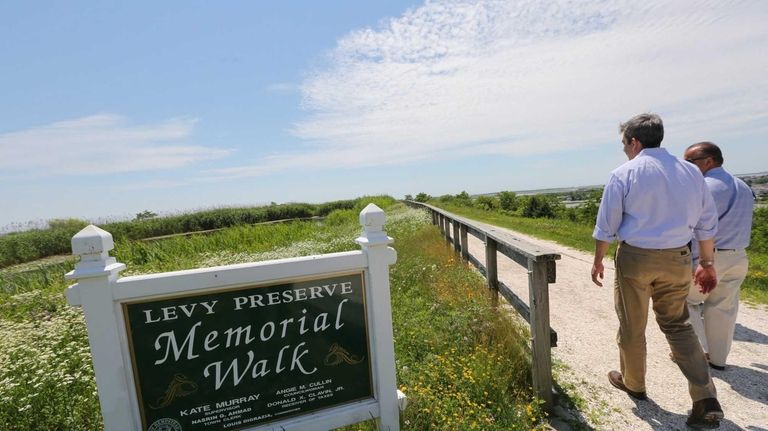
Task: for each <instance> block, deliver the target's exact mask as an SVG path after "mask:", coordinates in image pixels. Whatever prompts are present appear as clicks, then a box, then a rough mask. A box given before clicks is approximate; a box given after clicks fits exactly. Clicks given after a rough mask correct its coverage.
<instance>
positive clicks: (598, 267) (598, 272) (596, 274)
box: [592, 261, 605, 287]
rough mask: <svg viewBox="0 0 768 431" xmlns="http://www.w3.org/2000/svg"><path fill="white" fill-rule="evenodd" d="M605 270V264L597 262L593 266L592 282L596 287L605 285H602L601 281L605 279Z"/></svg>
mask: <svg viewBox="0 0 768 431" xmlns="http://www.w3.org/2000/svg"><path fill="white" fill-rule="evenodd" d="M604 270H605V268H604V267H603V262H602V261H601V262H595V263H594V264H593V265H592V282H593V283H595V284H596V285H598V286H600V287H603V283H601V280H602V279H603V271H604Z"/></svg>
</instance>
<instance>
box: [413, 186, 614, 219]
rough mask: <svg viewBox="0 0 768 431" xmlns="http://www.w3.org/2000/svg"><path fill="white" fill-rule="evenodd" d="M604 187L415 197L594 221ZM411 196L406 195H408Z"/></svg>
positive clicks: (512, 213) (528, 214)
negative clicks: (554, 191) (570, 202)
mask: <svg viewBox="0 0 768 431" xmlns="http://www.w3.org/2000/svg"><path fill="white" fill-rule="evenodd" d="M601 195H602V190H599V189H592V190H579V191H571V192H566V193H550V194H539V195H518V194H516V193H515V192H510V191H502V192H499V193H496V194H489V195H479V196H476V197H472V196H470V195H469V193H467V192H466V191H462V192H461V193H459V194H456V195H442V196H438V197H435V198H433V197H432V196H429V195H428V194H426V193H419V194H417V195H416V197H415V198H414V199H413V200H415V201H417V202H429V201H430V200H433V199H434V200H435V201H437V202H439V203H443V204H451V205H459V206H464V207H472V208H478V209H481V210H483V211H497V212H500V213H502V214H505V215H510V216H519V217H528V218H562V219H567V220H571V221H574V222H579V223H586V224H594V223H595V218H596V217H597V208H598V206H599V205H600V198H601ZM409 197H410V195H409V196H406V199H408V198H409ZM565 201H580V202H581V203H580V204H579V205H578V206H574V207H570V208H569V207H566V205H565Z"/></svg>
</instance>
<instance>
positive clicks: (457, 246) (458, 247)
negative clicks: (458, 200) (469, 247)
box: [453, 220, 461, 253]
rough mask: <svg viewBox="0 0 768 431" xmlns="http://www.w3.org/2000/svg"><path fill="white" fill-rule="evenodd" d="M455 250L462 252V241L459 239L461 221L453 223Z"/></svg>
mask: <svg viewBox="0 0 768 431" xmlns="http://www.w3.org/2000/svg"><path fill="white" fill-rule="evenodd" d="M453 249H454V250H456V252H457V253H458V252H459V251H461V239H460V238H459V221H458V220H454V221H453Z"/></svg>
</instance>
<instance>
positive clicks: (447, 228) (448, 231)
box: [443, 216, 451, 242]
mask: <svg viewBox="0 0 768 431" xmlns="http://www.w3.org/2000/svg"><path fill="white" fill-rule="evenodd" d="M443 229H445V230H443V233H444V234H445V240H446V241H448V242H450V241H451V219H449V218H448V217H446V216H443Z"/></svg>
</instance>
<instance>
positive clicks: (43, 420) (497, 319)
mask: <svg viewBox="0 0 768 431" xmlns="http://www.w3.org/2000/svg"><path fill="white" fill-rule="evenodd" d="M370 200H371V199H370V198H367V199H360V200H357V201H356V202H354V204H353V205H351V206H350V207H349V208H346V209H344V208H342V209H336V210H333V211H331V212H329V213H328V214H327V218H326V219H325V221H324V222H323V223H318V222H316V221H304V222H292V223H284V224H273V225H237V226H233V227H229V228H225V229H222V230H220V231H217V232H214V233H211V234H207V235H198V236H192V237H184V238H170V239H164V240H158V241H150V242H147V241H140V240H136V239H130V238H126V237H123V238H121V239H118V240H117V241H116V248H115V250H114V251H113V255H114V256H115V257H116V258H117V260H118V261H120V262H123V263H125V264H126V265H127V270H126V271H124V272H123V274H124V275H131V274H147V273H154V272H160V271H170V270H180V269H189V268H196V267H204V266H215V265H224V264H231V263H243V262H253V261H261V260H267V259H274V258H282V257H292V256H303V255H312V254H319V253H328V252H336V251H345V250H355V249H357V248H358V245H357V244H356V243H355V242H354V239H355V238H356V237H357V236H358V235H359V232H360V226H359V224H358V221H357V217H358V213H359V211H360V209H362V208H363V207H364V206H365V205H366V204H367V203H368V201H370ZM373 200H374V201H375V202H376V203H377V205H379V206H380V207H382V208H386V212H387V216H388V221H387V225H386V229H387V233H388V234H389V235H390V236H392V237H393V238H394V239H395V243H394V245H393V246H394V247H395V249H396V250H397V252H398V261H397V263H396V264H395V265H394V266H393V267H392V268H391V289H392V305H393V321H394V333H395V354H396V371H397V376H398V386H399V388H400V389H401V390H402V391H403V392H405V393H406V394H407V396H408V400H409V406H408V408H407V410H406V411H405V412H404V413H403V415H402V421H403V423H402V425H403V429H406V430H446V431H448V430H472V429H477V430H531V429H544V427H545V425H544V414H543V412H542V411H541V409H540V405H541V404H540V402H539V401H538V400H536V399H535V398H534V397H533V396H532V393H531V389H530V382H531V372H530V369H531V366H530V354H529V352H528V350H527V349H528V348H527V345H528V338H529V335H528V333H527V329H526V328H525V327H524V326H522V325H521V324H520V323H518V322H516V321H513V320H512V318H511V317H509V316H508V315H507V314H506V313H497V312H495V311H494V308H493V306H492V304H491V300H490V298H489V297H488V295H487V290H486V288H485V282H484V280H483V278H482V276H481V275H479V274H478V273H477V272H476V271H474V270H471V269H470V268H468V267H467V266H466V265H465V264H463V263H462V262H461V261H460V260H457V259H456V255H455V254H454V253H453V251H452V250H451V249H450V248H448V247H446V246H445V242H444V239H443V238H442V236H441V235H440V233H439V231H438V230H437V228H436V227H434V226H432V225H431V224H430V223H429V220H428V216H427V214H426V212H424V211H420V210H414V209H407V208H405V207H404V206H403V205H401V204H395V203H394V201H393V200H392V199H391V198H387V197H378V198H373ZM73 265H74V262H73V260H72V259H71V258H66V257H65V258H57V259H51V260H47V261H37V262H34V263H28V264H26V265H22V266H13V267H8V268H5V269H4V270H0V400H1V401H2V402H0V429H2V430H41V429H45V430H54V429H55V430H99V429H102V425H101V417H100V414H99V407H98V398H97V394H96V386H95V382H94V376H93V370H92V364H91V358H90V352H89V347H88V340H87V335H86V331H85V325H84V322H83V316H82V313H81V311H80V310H79V309H77V308H71V307H69V306H68V305H67V304H66V302H65V299H64V296H63V292H64V289H65V288H66V286H67V282H66V281H65V280H64V278H63V274H64V273H65V272H67V271H69V270H71V269H72V267H73ZM346 429H347V430H350V431H351V430H373V429H374V427H373V425H372V424H371V423H364V424H360V425H355V426H350V427H347V428H346Z"/></svg>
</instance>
